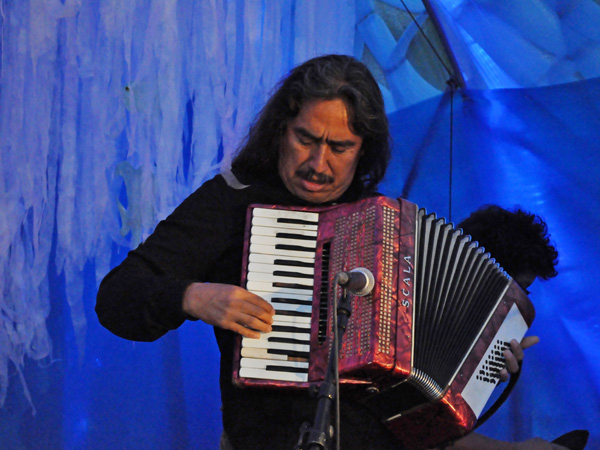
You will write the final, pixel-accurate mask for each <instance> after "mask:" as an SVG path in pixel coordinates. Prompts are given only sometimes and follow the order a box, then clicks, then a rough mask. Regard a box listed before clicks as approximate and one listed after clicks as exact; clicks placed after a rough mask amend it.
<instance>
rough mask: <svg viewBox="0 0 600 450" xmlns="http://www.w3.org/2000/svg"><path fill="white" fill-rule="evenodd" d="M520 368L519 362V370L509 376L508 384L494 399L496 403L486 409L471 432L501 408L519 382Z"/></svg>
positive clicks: (521, 363)
mask: <svg viewBox="0 0 600 450" xmlns="http://www.w3.org/2000/svg"><path fill="white" fill-rule="evenodd" d="M522 366H523V362H522V361H521V362H519V370H517V371H516V372H515V373H512V374H511V375H510V379H509V380H508V384H507V385H506V387H505V388H504V390H503V391H502V394H500V396H499V397H498V398H497V399H496V401H495V402H494V403H493V405H492V406H490V407H489V408H488V410H487V411H486V412H484V413H483V414H482V415H481V416H479V419H478V420H477V423H476V424H475V427H474V428H473V431H475V430H476V429H477V428H479V427H480V426H481V425H483V424H484V423H485V422H486V421H487V420H488V419H489V418H490V417H492V415H493V414H494V413H495V412H496V411H498V408H500V406H502V404H503V403H504V402H505V401H506V399H507V398H508V396H509V395H510V393H511V392H512V390H513V388H514V387H515V385H516V384H517V381H519V376H520V375H521V368H522Z"/></svg>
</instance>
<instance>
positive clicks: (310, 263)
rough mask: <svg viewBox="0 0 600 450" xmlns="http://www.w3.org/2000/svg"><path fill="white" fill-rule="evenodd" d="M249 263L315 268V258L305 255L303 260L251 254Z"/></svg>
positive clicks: (265, 254)
mask: <svg viewBox="0 0 600 450" xmlns="http://www.w3.org/2000/svg"><path fill="white" fill-rule="evenodd" d="M248 262H249V263H257V264H266V265H271V266H278V265H282V266H285V265H289V266H293V267H304V268H307V269H308V268H310V269H313V270H314V267H315V257H314V255H311V254H308V255H304V257H303V258H299V257H295V258H294V257H291V256H286V257H282V256H280V255H271V254H267V253H250V254H249V255H248Z"/></svg>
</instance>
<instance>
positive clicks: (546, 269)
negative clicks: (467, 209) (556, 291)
mask: <svg viewBox="0 0 600 450" xmlns="http://www.w3.org/2000/svg"><path fill="white" fill-rule="evenodd" d="M457 228H462V230H463V233H464V234H468V235H470V236H471V237H472V239H473V240H474V241H477V242H478V243H479V245H481V246H483V247H484V248H485V249H486V251H488V252H489V253H490V254H491V255H492V257H493V258H495V259H496V261H497V262H498V263H499V264H500V265H501V266H502V267H503V268H504V270H506V272H507V273H508V274H509V275H511V276H513V277H514V276H516V275H517V274H519V273H531V274H534V275H535V276H536V277H539V278H542V279H544V280H547V279H549V278H553V277H555V276H556V275H557V274H558V272H557V271H556V269H555V266H556V265H557V264H558V252H557V251H556V248H555V247H554V246H553V245H552V244H551V243H550V234H549V233H548V226H547V225H546V222H545V221H544V220H543V219H542V218H541V217H540V216H538V215H536V214H532V213H530V212H527V211H524V210H522V209H519V208H517V209H515V210H513V211H509V210H506V209H503V208H501V207H499V206H496V205H487V206H484V207H482V208H480V209H478V210H477V211H475V212H474V213H472V214H471V215H470V216H469V217H468V218H466V219H465V220H463V221H462V222H460V223H459V224H458V225H457Z"/></svg>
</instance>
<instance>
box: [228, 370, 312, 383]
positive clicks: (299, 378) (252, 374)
mask: <svg viewBox="0 0 600 450" xmlns="http://www.w3.org/2000/svg"><path fill="white" fill-rule="evenodd" d="M239 374H240V377H242V378H257V379H259V380H274V381H294V382H296V383H304V382H306V381H308V373H292V372H275V371H270V370H264V369H253V368H249V367H244V368H241V369H240V372H239Z"/></svg>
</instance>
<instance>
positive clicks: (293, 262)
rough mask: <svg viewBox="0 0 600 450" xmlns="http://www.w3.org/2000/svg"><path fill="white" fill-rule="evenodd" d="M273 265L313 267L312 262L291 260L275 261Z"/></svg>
mask: <svg viewBox="0 0 600 450" xmlns="http://www.w3.org/2000/svg"><path fill="white" fill-rule="evenodd" d="M274 264H277V265H279V266H295V267H314V266H315V263H314V262H306V261H299V260H297V259H296V260H292V259H275V260H274Z"/></svg>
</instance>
